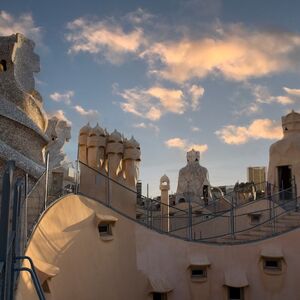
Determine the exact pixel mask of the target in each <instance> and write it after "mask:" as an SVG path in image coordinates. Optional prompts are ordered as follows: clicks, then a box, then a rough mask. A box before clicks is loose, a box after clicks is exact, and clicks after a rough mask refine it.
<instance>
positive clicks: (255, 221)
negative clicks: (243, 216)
mask: <svg viewBox="0 0 300 300" xmlns="http://www.w3.org/2000/svg"><path fill="white" fill-rule="evenodd" d="M259 221H260V215H251V223H252V224H258V223H259Z"/></svg>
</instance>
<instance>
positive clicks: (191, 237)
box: [188, 197, 193, 240]
mask: <svg viewBox="0 0 300 300" xmlns="http://www.w3.org/2000/svg"><path fill="white" fill-rule="evenodd" d="M188 201H189V210H188V226H189V234H188V239H189V240H192V239H193V215H192V205H191V198H190V197H189V199H188Z"/></svg>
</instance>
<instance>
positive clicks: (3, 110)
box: [0, 33, 49, 181]
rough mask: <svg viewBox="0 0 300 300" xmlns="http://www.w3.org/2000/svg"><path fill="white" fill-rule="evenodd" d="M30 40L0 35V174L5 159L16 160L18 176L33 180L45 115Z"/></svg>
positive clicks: (41, 166) (41, 163) (40, 159)
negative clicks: (36, 80) (26, 176)
mask: <svg viewBox="0 0 300 300" xmlns="http://www.w3.org/2000/svg"><path fill="white" fill-rule="evenodd" d="M39 69H40V67H39V57H38V55H36V54H35V53H34V43H33V42H32V41H30V40H29V39H27V38H25V37H24V36H23V35H21V34H18V33H17V34H13V35H11V36H7V37H0V173H1V172H2V171H3V166H4V164H5V162H6V161H7V160H10V159H13V160H15V162H16V166H17V172H18V173H19V175H24V173H28V174H29V176H30V178H31V179H32V180H33V181H34V180H36V179H37V178H39V177H40V176H41V174H42V173H43V172H44V170H45V156H44V154H45V146H46V145H47V143H48V142H49V139H48V137H47V135H46V134H45V131H46V128H47V123H48V118H47V116H46V113H45V112H44V110H43V100H42V98H41V96H40V94H39V93H38V92H37V91H36V90H35V85H34V76H33V74H34V73H36V72H39Z"/></svg>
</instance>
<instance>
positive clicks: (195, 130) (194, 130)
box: [191, 126, 201, 132]
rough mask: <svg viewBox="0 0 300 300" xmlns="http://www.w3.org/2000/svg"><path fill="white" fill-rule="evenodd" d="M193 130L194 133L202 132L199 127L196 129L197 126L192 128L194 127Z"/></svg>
mask: <svg viewBox="0 0 300 300" xmlns="http://www.w3.org/2000/svg"><path fill="white" fill-rule="evenodd" d="M191 130H192V131H193V132H199V131H201V129H200V128H199V127H196V126H192V127H191Z"/></svg>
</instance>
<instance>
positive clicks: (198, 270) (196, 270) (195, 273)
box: [191, 267, 207, 278]
mask: <svg viewBox="0 0 300 300" xmlns="http://www.w3.org/2000/svg"><path fill="white" fill-rule="evenodd" d="M191 277H192V278H206V277H207V271H206V267H192V268H191Z"/></svg>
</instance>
